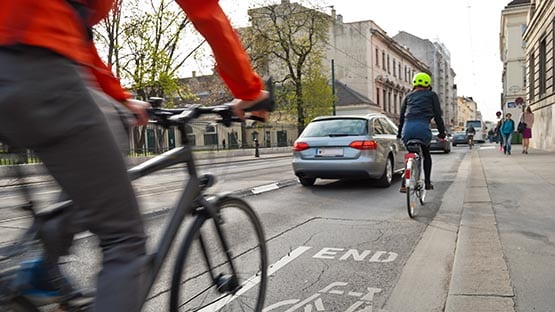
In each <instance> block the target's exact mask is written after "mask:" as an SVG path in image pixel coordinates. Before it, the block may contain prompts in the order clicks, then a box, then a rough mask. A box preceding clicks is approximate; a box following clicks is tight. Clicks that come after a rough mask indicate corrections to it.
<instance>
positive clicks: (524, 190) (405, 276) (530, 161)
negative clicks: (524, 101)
mask: <svg viewBox="0 0 555 312" xmlns="http://www.w3.org/2000/svg"><path fill="white" fill-rule="evenodd" d="M521 151H522V149H521V146H520V145H516V146H513V154H512V155H511V156H508V155H504V154H503V152H500V151H499V149H498V145H491V144H482V145H480V146H479V148H477V149H474V150H472V151H471V152H470V153H468V154H466V155H465V158H464V159H463V161H462V163H461V164H460V166H459V168H458V172H457V176H456V178H455V180H454V181H453V183H452V184H451V185H450V187H449V189H448V190H447V191H446V193H445V194H444V195H443V199H442V202H441V207H440V209H439V211H438V212H437V214H436V216H435V217H434V219H433V220H432V221H431V223H430V224H429V225H428V227H427V229H426V231H425V232H424V234H423V236H422V239H421V240H420V242H419V243H418V245H417V246H416V247H415V250H414V252H413V254H412V255H411V256H410V258H409V259H408V261H407V263H406V265H405V267H404V268H403V272H402V274H401V276H400V278H399V281H398V283H397V285H396V287H395V289H394V290H393V292H392V294H391V296H390V298H389V300H388V302H387V304H386V306H385V307H384V309H383V310H380V311H387V312H404V311H415V312H420V311H422V312H429V311H438V312H439V311H442V312H446V311H448V312H471V311H472V312H476V311H478V312H480V311H483V312H496V311H503V312H514V311H522V312H524V311H526V312H527V311H553V310H554V309H553V307H554V306H555V296H554V295H553V294H555V270H553V263H555V205H554V204H553V203H554V201H555V179H554V178H553V177H555V152H547V151H539V150H530V151H529V154H527V155H525V154H522V153H521ZM430 255H435V256H434V257H430ZM415 285H417V287H415Z"/></svg>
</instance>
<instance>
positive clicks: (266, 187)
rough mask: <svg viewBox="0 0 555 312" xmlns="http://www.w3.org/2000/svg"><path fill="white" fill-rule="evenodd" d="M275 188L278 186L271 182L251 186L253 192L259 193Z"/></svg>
mask: <svg viewBox="0 0 555 312" xmlns="http://www.w3.org/2000/svg"><path fill="white" fill-rule="evenodd" d="M277 189H279V186H278V185H277V183H272V184H267V185H262V186H257V187H255V188H252V189H251V192H252V193H253V194H260V193H264V192H268V191H273V190H277Z"/></svg>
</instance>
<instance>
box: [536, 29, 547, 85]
mask: <svg viewBox="0 0 555 312" xmlns="http://www.w3.org/2000/svg"><path fill="white" fill-rule="evenodd" d="M546 49H547V40H546V39H545V38H543V39H542V40H541V41H540V51H539V53H540V55H539V58H540V59H539V64H538V69H539V77H538V80H539V81H538V82H539V89H540V90H539V95H540V96H541V95H544V94H545V89H546V81H547V77H546V60H547V57H546Z"/></svg>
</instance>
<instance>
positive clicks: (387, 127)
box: [380, 118, 397, 135]
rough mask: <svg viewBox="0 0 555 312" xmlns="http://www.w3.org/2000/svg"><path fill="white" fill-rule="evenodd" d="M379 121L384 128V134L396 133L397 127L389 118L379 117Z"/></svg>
mask: <svg viewBox="0 0 555 312" xmlns="http://www.w3.org/2000/svg"><path fill="white" fill-rule="evenodd" d="M380 123H381V124H382V128H383V129H384V131H385V134H389V135H397V127H396V126H395V125H394V124H393V122H392V121H391V120H389V119H386V118H380Z"/></svg>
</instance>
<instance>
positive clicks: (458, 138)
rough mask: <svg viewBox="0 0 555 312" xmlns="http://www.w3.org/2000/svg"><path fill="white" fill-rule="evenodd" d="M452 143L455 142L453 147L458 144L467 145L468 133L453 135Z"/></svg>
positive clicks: (460, 132)
mask: <svg viewBox="0 0 555 312" xmlns="http://www.w3.org/2000/svg"><path fill="white" fill-rule="evenodd" d="M452 141H453V142H452V144H453V146H457V144H467V143H468V140H467V137H466V133H465V132H464V131H459V132H455V134H453V139H452Z"/></svg>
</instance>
